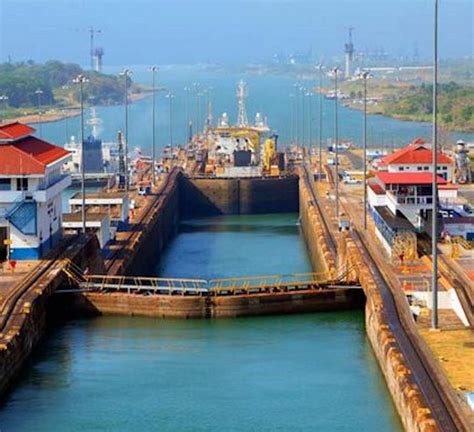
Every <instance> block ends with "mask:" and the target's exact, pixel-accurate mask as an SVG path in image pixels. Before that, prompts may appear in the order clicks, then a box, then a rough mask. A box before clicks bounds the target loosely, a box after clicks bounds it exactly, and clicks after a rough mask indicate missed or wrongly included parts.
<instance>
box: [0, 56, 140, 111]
mask: <svg viewBox="0 0 474 432" xmlns="http://www.w3.org/2000/svg"><path fill="white" fill-rule="evenodd" d="M79 74H84V75H86V76H87V78H88V82H87V83H86V84H85V85H84V98H85V100H86V101H89V100H90V101H91V102H93V103H95V104H98V105H108V104H113V103H119V102H121V101H122V100H123V94H124V83H123V79H120V78H119V77H118V76H115V75H107V74H103V73H98V72H93V71H84V70H83V69H82V68H81V67H80V66H79V65H77V64H74V63H62V62H60V61H56V60H51V61H48V62H46V63H43V64H39V63H35V62H33V61H27V62H19V63H2V64H0V96H3V95H5V96H7V97H8V105H9V106H10V107H13V108H20V107H32V106H37V105H38V103H39V102H40V103H41V105H48V106H65V105H70V104H71V103H77V102H79V89H78V86H77V85H74V83H73V80H74V78H76V77H77V76H78V75H79ZM128 85H129V86H130V85H131V81H130V80H129V82H128ZM38 90H40V92H38Z"/></svg>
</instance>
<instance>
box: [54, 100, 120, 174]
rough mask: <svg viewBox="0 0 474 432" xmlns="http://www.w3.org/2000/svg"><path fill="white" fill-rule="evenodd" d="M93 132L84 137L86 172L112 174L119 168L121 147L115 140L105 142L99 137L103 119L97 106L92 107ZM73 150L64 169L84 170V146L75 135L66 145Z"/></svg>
mask: <svg viewBox="0 0 474 432" xmlns="http://www.w3.org/2000/svg"><path fill="white" fill-rule="evenodd" d="M87 124H88V125H90V126H91V134H90V135H89V136H87V138H85V139H84V172H85V173H87V174H112V173H115V172H117V170H118V161H119V149H118V144H117V143H115V142H103V141H102V140H101V139H100V138H99V134H100V126H101V124H102V120H101V119H100V118H99V117H98V116H97V111H96V109H95V107H91V108H90V118H89V119H88V121H87ZM64 148H65V149H66V150H68V151H70V152H71V156H72V157H71V160H70V161H69V162H67V163H66V164H65V165H64V168H63V170H64V171H65V172H68V173H70V174H78V173H80V172H82V168H81V164H82V146H81V145H80V142H78V141H76V138H75V137H74V136H71V138H70V140H69V141H68V142H67V143H66V144H65V145H64Z"/></svg>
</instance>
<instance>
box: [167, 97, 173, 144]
mask: <svg viewBox="0 0 474 432" xmlns="http://www.w3.org/2000/svg"><path fill="white" fill-rule="evenodd" d="M166 97H167V98H168V99H169V100H170V128H169V132H170V146H171V147H173V98H174V94H173V93H171V92H168V94H167V95H166Z"/></svg>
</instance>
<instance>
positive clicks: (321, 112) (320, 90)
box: [316, 63, 323, 181]
mask: <svg viewBox="0 0 474 432" xmlns="http://www.w3.org/2000/svg"><path fill="white" fill-rule="evenodd" d="M316 69H318V70H319V176H318V179H319V180H320V181H321V175H322V173H323V65H322V64H321V63H320V64H319V65H318V66H316Z"/></svg>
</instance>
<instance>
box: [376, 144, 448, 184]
mask: <svg viewBox="0 0 474 432" xmlns="http://www.w3.org/2000/svg"><path fill="white" fill-rule="evenodd" d="M437 156H438V157H437V162H438V175H440V176H441V177H443V178H444V179H445V180H448V181H451V180H452V179H453V173H454V159H452V158H451V157H449V156H448V155H446V154H445V153H443V152H438V155H437ZM432 163H433V152H432V148H431V145H428V144H426V142H425V141H424V140H423V139H421V138H418V139H416V140H415V141H413V142H412V143H411V144H409V145H408V146H406V147H404V148H402V149H400V150H397V151H395V152H393V153H391V154H389V155H387V156H385V157H383V158H381V159H379V160H378V161H377V163H376V168H377V170H378V171H387V172H391V173H401V172H410V173H426V172H432V168H433V167H432Z"/></svg>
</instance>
